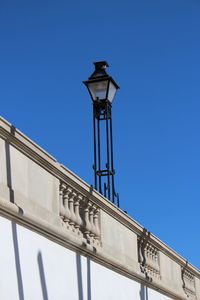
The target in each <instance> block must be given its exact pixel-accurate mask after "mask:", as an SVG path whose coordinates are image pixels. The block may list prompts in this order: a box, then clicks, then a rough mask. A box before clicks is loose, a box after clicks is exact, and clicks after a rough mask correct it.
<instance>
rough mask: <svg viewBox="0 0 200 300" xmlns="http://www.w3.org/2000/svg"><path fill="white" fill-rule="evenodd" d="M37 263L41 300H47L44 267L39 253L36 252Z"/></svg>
mask: <svg viewBox="0 0 200 300" xmlns="http://www.w3.org/2000/svg"><path fill="white" fill-rule="evenodd" d="M37 261H38V267H39V273H40V283H41V287H42V295H43V300H48V299H49V298H48V293H47V285H46V279H45V273H44V265H43V260H42V254H41V252H38V255H37Z"/></svg>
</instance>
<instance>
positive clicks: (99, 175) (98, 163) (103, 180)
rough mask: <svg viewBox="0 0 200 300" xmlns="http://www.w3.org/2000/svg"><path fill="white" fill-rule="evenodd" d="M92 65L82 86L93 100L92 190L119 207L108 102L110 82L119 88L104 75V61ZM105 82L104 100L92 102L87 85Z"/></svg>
mask: <svg viewBox="0 0 200 300" xmlns="http://www.w3.org/2000/svg"><path fill="white" fill-rule="evenodd" d="M94 64H95V68H96V69H95V72H94V73H93V74H92V75H91V76H90V78H89V80H88V81H84V84H85V85H86V86H87V88H88V91H89V93H90V96H91V98H92V100H93V135H94V164H93V170H94V188H95V189H96V190H97V191H99V192H100V193H101V194H102V195H104V196H105V197H106V198H108V199H109V200H110V201H112V203H114V204H116V205H117V206H118V207H119V194H118V193H116V192H115V183H114V175H115V169H114V160H113V136H112V103H111V102H110V101H109V100H108V93H109V84H110V82H112V83H113V84H114V85H115V87H116V89H118V88H119V86H118V85H117V84H116V82H115V81H114V80H113V79H112V77H110V76H109V75H108V74H107V73H106V71H105V67H106V66H108V64H107V63H106V62H105V61H104V62H97V63H94ZM102 66H104V68H102ZM105 80H107V81H108V83H107V91H106V98H105V99H98V98H97V99H95V100H94V99H93V96H92V94H91V92H90V89H89V87H88V84H89V83H94V82H101V81H105ZM103 123H104V124H105V131H106V132H105V137H106V163H105V168H103V164H102V155H101V154H102V151H101V133H103Z"/></svg>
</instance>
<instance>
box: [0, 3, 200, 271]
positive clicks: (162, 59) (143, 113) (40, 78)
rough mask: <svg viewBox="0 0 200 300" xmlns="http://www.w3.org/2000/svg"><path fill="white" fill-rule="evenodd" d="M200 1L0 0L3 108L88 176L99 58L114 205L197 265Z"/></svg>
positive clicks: (62, 159) (0, 96) (88, 179)
mask: <svg viewBox="0 0 200 300" xmlns="http://www.w3.org/2000/svg"><path fill="white" fill-rule="evenodd" d="M199 16H200V2H199V1H197V0H191V1H186V0H180V1H179V0H168V1H160V0H159V1H155V0H152V1H149V0H143V1H135V0H124V1H114V0H110V1H106V0H103V1H100V2H97V1H94V0H93V1H87V0H86V1H70V0H67V1H66V0H65V1H64V0H58V1H53V0H48V1H47V0H40V1H39V0H34V1H27V0H24V1H21V0H18V1H16V0H15V1H14V0H1V1H0V41H1V44H0V99H1V107H0V114H1V115H2V116H3V117H4V118H6V119H7V120H9V121H10V122H11V123H13V124H14V125H15V126H16V127H17V128H19V129H20V130H21V131H23V132H24V133H25V134H26V135H28V136H29V137H30V138H31V139H33V140H34V141H35V142H37V143H38V144H39V145H41V146H42V147H43V148H44V149H45V150H47V151H48V152H49V153H50V154H52V155H53V156H54V157H56V158H57V159H58V160H59V161H60V162H62V163H63V164H65V165H66V166H67V167H68V168H69V169H71V170H72V171H73V172H75V173H76V174H78V175H79V176H80V177H81V178H83V179H84V180H85V181H86V182H88V183H89V184H91V183H92V181H93V174H92V168H91V165H92V163H93V151H92V149H93V148H92V143H93V139H92V106H91V101H90V98H89V95H88V94H87V91H86V89H85V86H83V84H82V80H85V79H87V78H88V76H89V75H90V74H91V72H92V70H93V66H92V62H93V61H98V60H107V61H108V63H109V64H110V68H109V73H110V74H111V75H112V76H113V77H114V79H115V80H116V81H117V83H119V85H120V87H121V89H120V91H119V92H118V94H117V96H116V99H115V102H114V105H113V122H114V124H113V127H114V128H113V130H114V148H115V153H114V154H115V169H116V187H117V188H116V189H117V191H118V192H119V193H120V200H121V208H122V209H124V210H127V211H128V213H129V214H130V215H131V216H132V217H133V218H134V219H136V220H137V221H139V222H140V223H141V224H142V225H143V226H144V227H146V228H147V229H148V230H149V231H151V232H153V233H154V234H155V235H157V236H158V237H159V238H160V239H162V240H164V241H165V242H166V243H167V244H168V245H169V246H171V247H172V248H173V249H175V250H176V251H177V252H179V253H180V254H181V255H183V256H184V257H185V258H187V259H188V260H189V261H190V262H191V263H193V264H194V265H196V266H197V267H199V268H200V254H199V248H200V237H199V229H200V218H199V210H200V118H199V115H200V84H199V80H200V17H199Z"/></svg>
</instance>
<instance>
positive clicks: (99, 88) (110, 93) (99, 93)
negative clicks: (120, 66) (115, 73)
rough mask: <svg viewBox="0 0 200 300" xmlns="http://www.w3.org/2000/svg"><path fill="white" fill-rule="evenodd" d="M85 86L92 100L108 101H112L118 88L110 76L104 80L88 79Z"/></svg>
mask: <svg viewBox="0 0 200 300" xmlns="http://www.w3.org/2000/svg"><path fill="white" fill-rule="evenodd" d="M87 87H88V89H89V91H90V94H91V97H92V100H93V101H97V100H98V101H99V100H100V101H101V100H108V101H109V102H110V103H112V102H113V99H114V97H115V94H116V91H117V89H118V87H117V86H116V85H115V84H114V83H113V82H112V80H111V79H110V78H109V79H105V80H95V81H88V82H87Z"/></svg>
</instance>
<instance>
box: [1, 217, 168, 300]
mask: <svg viewBox="0 0 200 300" xmlns="http://www.w3.org/2000/svg"><path fill="white" fill-rule="evenodd" d="M0 272H1V277H0V278H1V279H0V299H1V300H18V299H19V300H40V299H41V300H59V299H62V300H64V299H67V300H112V299H113V300H123V299H124V300H129V299H130V300H169V299H170V298H168V297H165V296H163V295H161V294H159V293H157V292H155V291H153V290H150V289H148V291H147V290H146V288H145V287H143V286H141V285H140V284H139V283H137V282H135V281H133V280H131V279H128V278H126V277H124V276H121V275H120V274H118V273H116V272H113V271H111V270H109V269H107V268H105V267H103V266H101V265H99V264H97V263H94V262H93V261H91V260H90V259H89V258H86V257H83V256H81V255H79V254H77V253H75V252H73V251H70V250H68V249H66V248H64V247H62V246H60V245H58V244H56V243H54V242H52V241H50V240H48V239H46V238H44V237H42V236H41V235H39V234H37V233H34V232H32V231H30V230H28V229H26V228H24V227H22V226H19V225H16V223H14V222H11V221H9V220H7V219H5V218H3V217H0Z"/></svg>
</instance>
